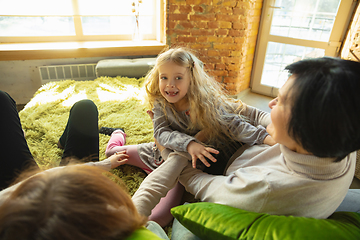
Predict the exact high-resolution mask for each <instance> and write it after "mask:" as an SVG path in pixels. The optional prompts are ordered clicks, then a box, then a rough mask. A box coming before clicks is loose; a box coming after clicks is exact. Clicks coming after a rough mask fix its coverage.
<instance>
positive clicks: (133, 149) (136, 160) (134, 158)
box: [106, 145, 152, 174]
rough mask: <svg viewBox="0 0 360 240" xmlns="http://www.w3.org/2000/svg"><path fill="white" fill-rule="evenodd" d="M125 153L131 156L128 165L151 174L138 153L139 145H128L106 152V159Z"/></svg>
mask: <svg viewBox="0 0 360 240" xmlns="http://www.w3.org/2000/svg"><path fill="white" fill-rule="evenodd" d="M121 151H125V152H126V154H127V155H129V160H128V161H127V163H126V164H129V165H132V166H135V167H139V168H141V169H142V170H144V171H145V172H146V173H147V174H149V173H150V172H151V171H152V170H151V169H150V168H149V167H148V166H147V165H146V164H145V163H144V162H143V161H141V159H140V156H139V154H138V151H137V145H126V146H116V147H113V148H112V149H111V150H109V151H107V152H106V157H109V156H111V155H113V154H114V153H116V152H121Z"/></svg>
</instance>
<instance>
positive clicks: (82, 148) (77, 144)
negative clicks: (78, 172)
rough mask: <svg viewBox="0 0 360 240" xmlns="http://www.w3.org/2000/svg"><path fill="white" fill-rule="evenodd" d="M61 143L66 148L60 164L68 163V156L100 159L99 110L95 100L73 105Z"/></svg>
mask: <svg viewBox="0 0 360 240" xmlns="http://www.w3.org/2000/svg"><path fill="white" fill-rule="evenodd" d="M59 143H60V145H61V146H62V147H63V148H64V153H63V156H62V160H61V162H60V165H66V164H67V163H68V162H67V158H68V157H75V158H77V159H82V161H84V162H86V161H99V128H98V110H97V107H96V105H95V104H94V102H93V101H91V100H88V99H85V100H81V101H79V102H76V103H75V104H74V105H73V106H72V108H71V110H70V114H69V119H68V122H67V125H66V128H65V130H64V132H63V134H62V136H61V137H60V139H59Z"/></svg>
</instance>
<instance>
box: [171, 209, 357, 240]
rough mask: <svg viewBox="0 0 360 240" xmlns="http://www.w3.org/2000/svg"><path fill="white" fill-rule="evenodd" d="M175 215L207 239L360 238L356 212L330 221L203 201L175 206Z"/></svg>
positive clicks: (335, 215) (338, 213)
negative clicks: (279, 214)
mask: <svg viewBox="0 0 360 240" xmlns="http://www.w3.org/2000/svg"><path fill="white" fill-rule="evenodd" d="M171 213H172V215H173V216H174V217H175V218H176V219H177V220H178V221H179V222H180V223H181V224H182V225H184V226H185V227H186V228H187V229H189V230H190V231H191V232H192V233H194V234H195V235H196V236H198V237H200V238H201V239H206V240H212V239H214V240H219V239H221V240H223V239H244V240H245V239H251V240H256V239H259V240H260V239H261V240H263V239H265V240H297V239H299V240H303V239H316V240H322V239H326V240H328V239H346V240H351V239H354V240H359V239H360V214H358V213H352V212H336V213H334V214H333V215H331V216H330V217H329V218H328V219H315V218H306V217H294V216H277V215H269V214H263V213H255V212H249V211H245V210H242V209H238V208H234V207H229V206H225V205H220V204H216V203H206V202H199V203H191V204H186V205H181V206H177V207H174V208H172V209H171Z"/></svg>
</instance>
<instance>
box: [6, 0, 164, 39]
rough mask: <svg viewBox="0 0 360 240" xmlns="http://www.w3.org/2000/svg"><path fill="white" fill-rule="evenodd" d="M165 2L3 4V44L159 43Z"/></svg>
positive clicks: (34, 0) (18, 0) (25, 0)
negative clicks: (128, 41) (116, 41)
mask: <svg viewBox="0 0 360 240" xmlns="http://www.w3.org/2000/svg"><path fill="white" fill-rule="evenodd" d="M162 4H163V0H101V1H98V0H31V1H29V0H11V1H9V0H0V42H1V43H9V42H11V43H17V42H23V43H24V42H61V41H101V40H106V41H107V40H109V41H112V40H157V41H160V35H161V34H160V32H161V25H162V23H161V21H162V19H161V17H160V16H162V14H163V13H162V12H161V9H162V8H161V5H162Z"/></svg>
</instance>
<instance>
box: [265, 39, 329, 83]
mask: <svg viewBox="0 0 360 240" xmlns="http://www.w3.org/2000/svg"><path fill="white" fill-rule="evenodd" d="M324 55H325V50H324V49H318V48H310V47H302V46H296V45H291V44H283V43H275V42H269V43H268V46H267V50H266V56H265V64H264V70H263V73H262V77H261V84H263V85H266V86H269V87H276V88H280V87H281V86H282V85H283V84H284V83H285V81H286V80H287V79H288V73H287V72H286V71H283V70H284V68H285V67H286V66H287V65H289V64H291V63H293V62H297V61H299V60H301V59H306V58H316V57H323V56H324Z"/></svg>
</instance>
